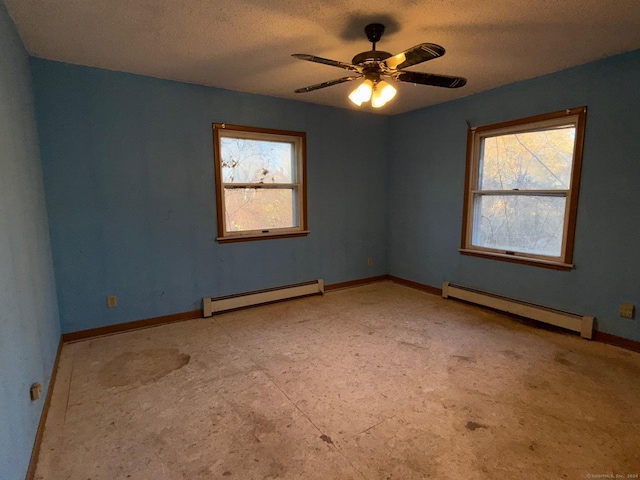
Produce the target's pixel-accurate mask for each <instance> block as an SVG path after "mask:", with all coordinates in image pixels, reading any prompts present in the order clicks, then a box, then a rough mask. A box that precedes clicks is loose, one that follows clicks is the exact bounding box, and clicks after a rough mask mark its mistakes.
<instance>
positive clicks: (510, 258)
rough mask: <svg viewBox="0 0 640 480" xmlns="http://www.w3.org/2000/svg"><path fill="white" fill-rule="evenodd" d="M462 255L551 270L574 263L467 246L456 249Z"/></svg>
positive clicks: (569, 267)
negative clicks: (486, 250) (473, 248)
mask: <svg viewBox="0 0 640 480" xmlns="http://www.w3.org/2000/svg"><path fill="white" fill-rule="evenodd" d="M458 251H459V252H460V253H461V254H462V255H468V256H472V257H481V258H490V259H493V260H500V261H503V262H511V263H520V264H524V265H533V266H534V267H542V268H551V269H553V270H571V269H572V268H573V267H574V265H573V264H572V263H563V262H554V261H552V260H542V259H539V258H531V257H521V256H518V255H507V254H505V253H493V252H485V251H480V250H472V249H468V248H460V249H459V250H458Z"/></svg>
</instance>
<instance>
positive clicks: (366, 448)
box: [36, 282, 640, 480]
mask: <svg viewBox="0 0 640 480" xmlns="http://www.w3.org/2000/svg"><path fill="white" fill-rule="evenodd" d="M639 403H640V355H639V354H637V353H633V352H629V351H626V350H622V349H619V348H616V347H612V346H608V345H604V344H600V343H595V342H589V341H587V340H583V339H581V338H579V337H576V336H573V335H568V334H561V333H557V332H550V331H546V330H542V329H536V328H532V327H531V326H527V325H523V324H521V323H518V322H517V321H515V320H513V319H511V318H508V317H505V316H502V315H499V314H496V313H493V312H489V311H486V310H482V309H479V308H476V307H473V306H469V305H466V304H463V303H460V302H457V301H455V300H444V299H442V298H439V297H437V296H434V295H430V294H428V293H424V292H420V291H417V290H413V289H410V288H407V287H404V286H400V285H397V284H394V283H391V282H382V283H376V284H371V285H366V286H363V287H357V288H351V289H345V290H341V291H335V292H330V293H327V294H326V295H324V296H323V297H309V298H305V299H299V300H293V301H288V302H283V303H278V304H272V305H266V306H262V307H256V308H252V309H246V310H241V311H236V312H232V313H227V314H222V315H219V316H216V317H213V318H210V319H199V320H192V321H188V322H183V323H177V324H172V325H165V326H161V327H156V328H151V329H146V330H139V331H135V332H129V333H124V334H119V335H114V336H109V337H103V338H98V339H94V340H90V341H84V342H79V343H74V344H68V345H65V346H64V348H63V351H62V357H61V362H60V370H59V373H58V380H57V383H56V385H55V388H54V393H53V398H52V405H51V410H50V412H49V418H48V423H47V426H46V430H45V435H44V440H43V444H42V449H41V454H40V459H39V462H38V468H37V472H36V478H37V479H47V480H61V479H77V480H88V479H91V480H115V479H136V480H149V479H153V480H163V479H167V480H176V479H189V480H197V479H218V478H220V479H227V478H228V479H241V480H249V479H276V478H277V479H371V480H373V479H385V480H388V479H407V480H408V479H424V478H434V479H495V478H509V479H511V478H532V479H533V478H536V479H542V478H544V479H551V478H554V479H555V478H570V479H573V478H576V479H578V478H580V479H583V478H587V476H588V475H592V476H593V477H592V478H596V477H595V475H604V474H611V475H614V476H615V475H616V474H617V475H624V477H622V478H633V477H632V476H633V475H637V474H640V408H638V405H639ZM627 476H631V477H627ZM600 478H603V477H600ZM611 478H615V477H611ZM618 478H621V477H618ZM635 478H638V477H637V476H636V477H635Z"/></svg>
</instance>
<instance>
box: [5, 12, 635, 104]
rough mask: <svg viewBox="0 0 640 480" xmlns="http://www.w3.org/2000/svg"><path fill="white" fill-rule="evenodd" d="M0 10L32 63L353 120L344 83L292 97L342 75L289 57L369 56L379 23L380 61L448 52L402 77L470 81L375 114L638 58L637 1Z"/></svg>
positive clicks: (419, 89)
mask: <svg viewBox="0 0 640 480" xmlns="http://www.w3.org/2000/svg"><path fill="white" fill-rule="evenodd" d="M4 1H5V4H6V6H7V8H8V10H9V13H10V15H11V17H12V18H13V20H14V22H15V24H16V26H17V28H18V31H19V33H20V35H21V37H22V39H23V41H24V44H25V46H26V48H27V50H28V51H29V53H30V54H31V55H33V56H36V57H42V58H47V59H52V60H59V61H62V62H68V63H74V64H80V65H89V66H94V67H100V68H106V69H109V70H117V71H123V72H132V73H138V74H143V75H150V76H153V77H159V78H167V79H173V80H179V81H183V82H191V83H197V84H202V85H210V86H214V87H221V88H227V89H231V90H238V91H242V92H251V93H258V94H262V95H270V96H274V97H281V98H294V99H296V100H301V101H306V102H313V103H319V104H324V105H333V106H337V107H343V108H354V109H355V108H358V107H355V106H353V105H352V104H351V103H350V102H349V101H348V99H347V95H348V93H349V92H350V91H351V90H353V88H354V86H355V85H354V83H344V84H341V85H336V86H333V87H329V88H326V89H323V90H318V91H315V92H310V93H303V94H295V93H293V91H294V90H295V89H296V88H299V87H304V86H307V85H312V84H316V83H320V82H323V81H325V80H332V79H335V78H340V77H343V76H346V75H348V74H349V72H348V71H346V70H342V69H340V68H335V67H330V66H326V65H319V64H313V63H310V62H304V61H301V60H297V59H294V58H292V57H291V54H292V53H308V54H313V55H318V56H322V57H326V58H331V59H335V60H340V61H345V62H350V61H351V58H352V57H353V56H354V55H355V54H356V53H359V52H362V51H366V50H370V49H371V44H370V43H368V40H367V39H366V36H365V35H364V26H365V25H366V24H367V23H371V22H379V23H384V24H385V25H386V26H387V30H386V32H385V34H384V36H383V38H382V40H381V42H380V43H379V44H378V45H377V48H378V49H379V50H386V51H388V52H391V53H393V54H395V53H398V52H400V51H403V50H405V49H407V48H409V47H412V46H414V45H416V44H418V43H422V42H430V43H437V44H440V45H442V46H444V47H445V48H446V50H447V53H446V54H445V55H444V57H442V58H438V59H436V60H432V61H430V62H426V63H423V64H420V65H417V66H415V67H411V68H410V70H416V71H421V72H428V73H439V74H445V75H456V76H463V77H466V78H467V79H468V84H467V85H466V86H465V87H462V88H460V89H456V90H450V89H445V88H438V87H430V86H422V85H420V86H414V85H412V84H397V86H398V87H399V88H398V95H397V96H396V98H395V99H394V100H393V101H392V102H391V103H389V104H388V105H387V106H385V107H384V108H383V109H380V110H377V111H376V112H377V113H381V114H396V113H401V112H406V111H409V110H414V109H417V108H421V107H425V106H427V105H433V104H435V103H440V102H444V101H448V100H452V99H455V98H460V97H463V96H467V95H470V94H472V93H476V92H480V91H483V90H487V89H490V88H494V87H497V86H500V85H504V84H507V83H511V82H514V81H518V80H522V79H526V78H532V77H535V76H539V75H542V74H545V73H549V72H553V71H557V70H561V69H563V68H567V67H570V66H574V65H579V64H582V63H586V62H589V61H592V60H596V59H599V58H603V57H606V56H610V55H614V54H617V53H622V52H625V51H629V50H634V49H638V48H640V0H609V1H607V0H487V1H479V0H456V1H453V0H400V1H396V2H389V1H388V0H387V1H384V2H383V1H379V0H368V1H363V0H350V1H348V2H346V1H339V0H4ZM360 108H361V109H365V110H368V111H374V110H373V109H372V108H371V107H369V106H366V107H364V106H363V107H360Z"/></svg>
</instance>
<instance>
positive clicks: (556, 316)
mask: <svg viewBox="0 0 640 480" xmlns="http://www.w3.org/2000/svg"><path fill="white" fill-rule="evenodd" d="M442 296H443V297H444V298H449V297H452V298H457V299H459V300H464V301H465V302H470V303H475V304H477V305H482V306H485V307H489V308H493V309H496V310H500V311H502V312H507V313H511V314H514V315H519V316H521V317H526V318H531V319H533V320H538V321H539V322H544V323H549V324H551V325H555V326H557V327H562V328H566V329H567V330H572V331H574V332H579V333H580V336H582V337H584V338H591V337H592V335H593V319H594V317H591V316H588V315H584V316H581V315H577V314H574V313H568V312H563V311H562V310H555V309H553V308H547V307H542V306H540V305H534V304H532V303H527V302H523V301H520V300H514V299H511V298H507V297H502V296H500V295H494V294H493V293H487V292H482V291H479V290H474V289H472V288H467V287H461V286H459V285H453V284H451V283H449V282H444V284H443V285H442Z"/></svg>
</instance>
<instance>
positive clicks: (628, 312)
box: [620, 302, 635, 318]
mask: <svg viewBox="0 0 640 480" xmlns="http://www.w3.org/2000/svg"><path fill="white" fill-rule="evenodd" d="M634 310H635V307H634V306H633V303H626V302H625V303H621V304H620V316H621V317H622V318H633V314H634Z"/></svg>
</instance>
